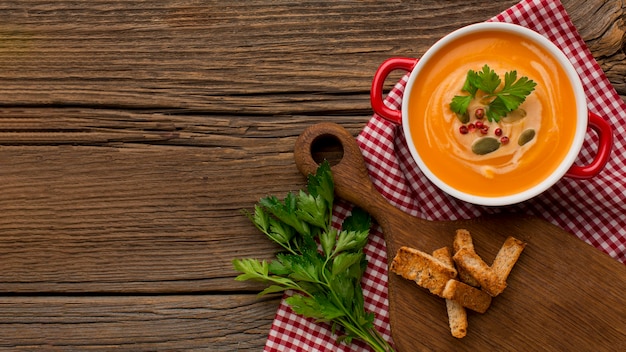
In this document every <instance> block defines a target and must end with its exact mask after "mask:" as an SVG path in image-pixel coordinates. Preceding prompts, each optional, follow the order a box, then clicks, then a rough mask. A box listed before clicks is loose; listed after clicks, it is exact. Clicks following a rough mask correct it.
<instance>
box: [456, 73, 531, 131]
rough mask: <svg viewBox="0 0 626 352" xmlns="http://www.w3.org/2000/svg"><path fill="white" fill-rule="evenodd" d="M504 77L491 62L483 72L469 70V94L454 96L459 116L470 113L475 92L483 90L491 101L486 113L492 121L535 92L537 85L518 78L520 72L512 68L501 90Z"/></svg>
mask: <svg viewBox="0 0 626 352" xmlns="http://www.w3.org/2000/svg"><path fill="white" fill-rule="evenodd" d="M501 83H502V80H501V79H500V77H499V76H498V74H497V73H496V72H495V71H494V70H492V69H491V68H490V67H489V66H488V65H485V66H483V68H482V71H478V72H476V71H474V70H469V71H468V72H467V77H466V79H465V83H464V84H463V88H462V89H461V90H462V91H464V92H467V93H469V95H456V96H454V98H452V102H451V103H450V109H452V111H453V112H455V113H457V114H458V115H459V116H463V115H465V114H467V109H468V107H469V105H470V103H471V102H472V100H473V99H475V98H476V93H477V92H478V91H479V90H480V91H483V92H485V93H486V96H484V97H482V99H484V100H487V101H489V104H488V105H487V111H486V113H485V114H486V116H487V119H488V120H489V121H495V122H499V121H500V118H502V117H504V116H506V115H507V114H508V113H509V112H511V111H513V110H515V109H517V108H518V107H519V106H520V104H522V103H523V102H524V100H526V97H527V96H528V95H530V93H532V91H533V90H534V89H535V86H536V85H537V84H536V83H535V82H534V81H533V80H531V79H528V77H525V76H524V77H520V78H519V79H517V71H509V72H506V73H505V74H504V85H503V86H502V88H501V89H498V88H499V87H500V85H501Z"/></svg>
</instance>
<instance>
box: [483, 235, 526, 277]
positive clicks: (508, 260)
mask: <svg viewBox="0 0 626 352" xmlns="http://www.w3.org/2000/svg"><path fill="white" fill-rule="evenodd" d="M525 247H526V243H524V242H522V241H520V240H518V239H517V238H514V237H508V238H507V239H506V241H504V244H503V245H502V247H500V250H499V251H498V254H497V255H496V259H494V260H493V264H492V265H491V270H493V271H494V272H495V273H496V275H497V276H498V277H499V278H500V279H501V280H504V281H506V279H507V278H508V277H509V274H510V273H511V270H512V269H513V266H514V265H515V263H516V262H517V259H519V256H520V254H522V251H523V250H524V248H525Z"/></svg>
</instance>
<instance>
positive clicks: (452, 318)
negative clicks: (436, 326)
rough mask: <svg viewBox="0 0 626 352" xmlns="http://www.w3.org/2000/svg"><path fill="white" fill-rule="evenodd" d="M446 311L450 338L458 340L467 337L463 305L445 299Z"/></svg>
mask: <svg viewBox="0 0 626 352" xmlns="http://www.w3.org/2000/svg"><path fill="white" fill-rule="evenodd" d="M446 310H447V311H448V323H449V324H450V333H452V336H454V337H456V338H458V339H460V338H463V337H465V335H467V326H468V323H467V311H465V308H464V307H463V305H462V304H461V303H459V302H457V301H455V300H452V299H446Z"/></svg>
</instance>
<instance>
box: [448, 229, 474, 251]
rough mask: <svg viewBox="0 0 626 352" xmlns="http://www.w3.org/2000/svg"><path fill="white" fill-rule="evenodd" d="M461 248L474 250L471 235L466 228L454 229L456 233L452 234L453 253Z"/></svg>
mask: <svg viewBox="0 0 626 352" xmlns="http://www.w3.org/2000/svg"><path fill="white" fill-rule="evenodd" d="M461 248H466V249H469V250H471V251H473V250H474V242H473V241H472V235H471V234H470V232H469V231H467V230H466V229H458V230H456V235H455V236H454V241H453V242H452V249H453V250H454V253H456V252H458V251H459V250H461Z"/></svg>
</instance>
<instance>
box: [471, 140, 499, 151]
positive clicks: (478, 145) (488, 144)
mask: <svg viewBox="0 0 626 352" xmlns="http://www.w3.org/2000/svg"><path fill="white" fill-rule="evenodd" d="M498 148H500V141H498V140H497V139H495V138H493V137H484V138H480V139H477V140H476V141H475V142H474V144H472V151H473V152H474V154H477V155H485V154H489V153H491V152H495V151H496V150H498Z"/></svg>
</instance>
